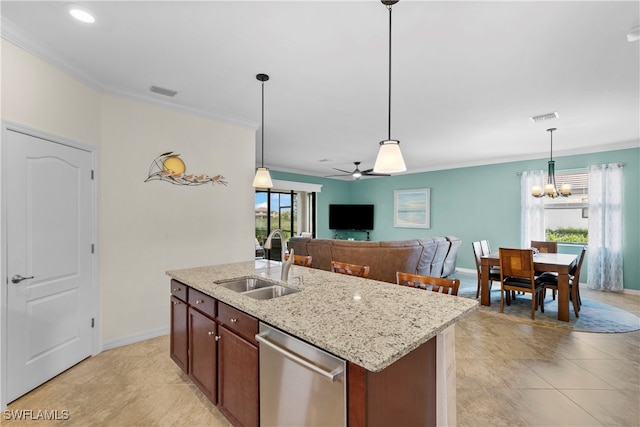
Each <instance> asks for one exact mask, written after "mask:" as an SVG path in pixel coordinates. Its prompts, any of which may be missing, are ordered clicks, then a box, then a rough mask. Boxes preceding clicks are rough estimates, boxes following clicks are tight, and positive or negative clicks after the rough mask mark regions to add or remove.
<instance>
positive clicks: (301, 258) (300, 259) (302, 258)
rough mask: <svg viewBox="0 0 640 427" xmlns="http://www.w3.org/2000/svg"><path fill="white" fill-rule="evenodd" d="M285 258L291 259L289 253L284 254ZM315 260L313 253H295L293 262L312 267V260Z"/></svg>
mask: <svg viewBox="0 0 640 427" xmlns="http://www.w3.org/2000/svg"><path fill="white" fill-rule="evenodd" d="M284 259H285V260H288V259H289V254H285V255H284ZM312 261H313V257H312V256H311V255H295V254H294V255H293V263H294V264H295V265H301V266H303V267H311V262H312Z"/></svg>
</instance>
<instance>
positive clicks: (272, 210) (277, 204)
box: [255, 190, 315, 260]
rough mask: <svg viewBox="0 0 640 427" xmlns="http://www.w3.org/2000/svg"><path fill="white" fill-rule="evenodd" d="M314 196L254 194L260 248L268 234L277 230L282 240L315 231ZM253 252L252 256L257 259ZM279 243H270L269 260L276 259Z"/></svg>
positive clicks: (275, 191)
mask: <svg viewBox="0 0 640 427" xmlns="http://www.w3.org/2000/svg"><path fill="white" fill-rule="evenodd" d="M314 205H315V193H307V192H304V191H291V190H289V191H286V190H256V195H255V220H256V240H257V241H258V245H259V246H262V245H264V242H265V240H266V239H267V236H268V235H269V233H271V232H272V231H273V230H275V229H277V228H279V229H280V230H282V232H283V234H284V237H285V240H289V238H291V236H298V235H300V234H301V233H309V234H313V232H314V230H315V208H314ZM258 251H259V250H258V248H256V256H257V257H258V256H260V255H261V254H259V253H258ZM279 251H280V241H279V240H278V241H274V242H273V251H272V253H270V254H268V255H269V257H270V258H271V259H277V260H279V259H280V254H279Z"/></svg>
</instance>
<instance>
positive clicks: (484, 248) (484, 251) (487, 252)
mask: <svg viewBox="0 0 640 427" xmlns="http://www.w3.org/2000/svg"><path fill="white" fill-rule="evenodd" d="M480 247H481V248H482V255H490V254H491V247H490V246H489V241H488V240H480Z"/></svg>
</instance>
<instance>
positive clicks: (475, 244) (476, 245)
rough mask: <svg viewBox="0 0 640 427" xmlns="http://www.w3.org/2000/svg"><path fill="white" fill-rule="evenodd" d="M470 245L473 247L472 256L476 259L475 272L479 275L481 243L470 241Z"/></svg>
mask: <svg viewBox="0 0 640 427" xmlns="http://www.w3.org/2000/svg"><path fill="white" fill-rule="evenodd" d="M471 246H472V247H473V256H474V257H475V259H476V272H477V273H478V277H480V268H481V263H482V261H481V260H480V257H481V256H482V255H483V254H482V244H481V243H480V241H477V242H471Z"/></svg>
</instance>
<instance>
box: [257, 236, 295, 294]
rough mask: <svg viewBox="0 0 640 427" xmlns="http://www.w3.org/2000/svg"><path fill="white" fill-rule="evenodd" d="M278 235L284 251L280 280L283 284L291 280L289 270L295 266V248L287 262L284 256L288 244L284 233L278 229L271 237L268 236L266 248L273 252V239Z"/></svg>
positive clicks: (281, 259) (265, 243) (281, 257)
mask: <svg viewBox="0 0 640 427" xmlns="http://www.w3.org/2000/svg"><path fill="white" fill-rule="evenodd" d="M276 233H277V234H278V235H279V236H280V247H281V249H282V253H281V255H280V261H282V270H281V271H280V280H282V281H283V282H287V281H288V280H289V269H291V264H293V248H292V249H291V252H290V254H289V259H288V260H285V259H284V255H285V253H286V248H287V242H286V241H285V240H284V233H283V232H282V230H280V229H279V228H276V229H275V230H273V231H272V232H271V233H269V236H267V241H266V242H264V246H263V247H264V248H265V249H269V250H271V239H272V238H273V236H275V235H276Z"/></svg>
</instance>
